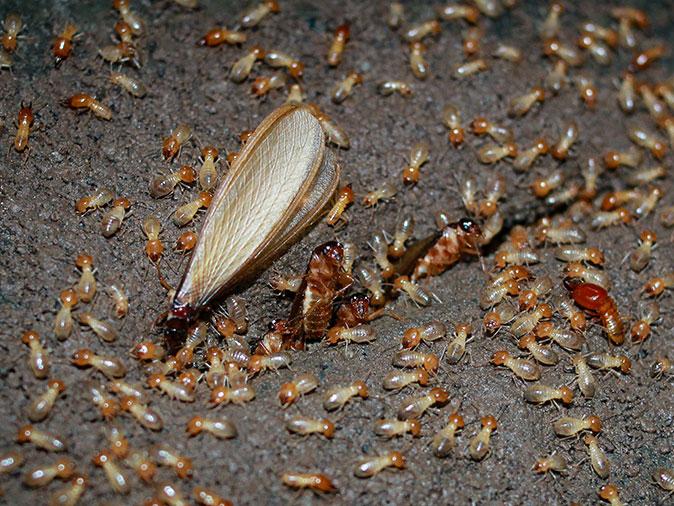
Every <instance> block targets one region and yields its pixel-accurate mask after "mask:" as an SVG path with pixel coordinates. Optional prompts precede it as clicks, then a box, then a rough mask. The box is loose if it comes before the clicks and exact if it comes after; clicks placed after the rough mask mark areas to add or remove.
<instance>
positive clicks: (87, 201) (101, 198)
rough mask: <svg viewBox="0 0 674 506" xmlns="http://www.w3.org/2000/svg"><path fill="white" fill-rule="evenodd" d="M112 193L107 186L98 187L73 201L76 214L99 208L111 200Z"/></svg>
mask: <svg viewBox="0 0 674 506" xmlns="http://www.w3.org/2000/svg"><path fill="white" fill-rule="evenodd" d="M113 198H114V195H113V194H112V192H111V191H110V190H109V189H107V188H100V189H98V190H96V192H95V193H92V194H91V195H87V196H86V197H82V198H81V199H79V200H78V201H77V202H75V211H77V213H78V214H84V213H86V212H87V211H89V210H90V209H91V210H93V209H100V208H101V207H103V206H105V205H107V204H108V203H109V202H111V201H112V199H113Z"/></svg>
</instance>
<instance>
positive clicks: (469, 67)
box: [452, 58, 489, 79]
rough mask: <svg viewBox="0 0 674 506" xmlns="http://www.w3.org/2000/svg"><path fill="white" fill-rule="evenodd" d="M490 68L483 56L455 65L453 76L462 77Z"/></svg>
mask: <svg viewBox="0 0 674 506" xmlns="http://www.w3.org/2000/svg"><path fill="white" fill-rule="evenodd" d="M488 68H489V66H488V65H487V62H486V61H485V60H484V59H482V58H478V59H476V60H472V61H469V62H466V63H462V64H457V65H455V66H454V67H453V69H452V76H453V77H454V78H455V79H462V78H464V77H470V76H472V75H474V74H477V73H478V72H483V71H485V70H487V69H488Z"/></svg>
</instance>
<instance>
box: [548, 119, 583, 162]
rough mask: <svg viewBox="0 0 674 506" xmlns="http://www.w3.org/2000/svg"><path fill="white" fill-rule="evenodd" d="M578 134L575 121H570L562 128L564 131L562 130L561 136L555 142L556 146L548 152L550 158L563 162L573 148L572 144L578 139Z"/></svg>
mask: <svg viewBox="0 0 674 506" xmlns="http://www.w3.org/2000/svg"><path fill="white" fill-rule="evenodd" d="M578 134H579V132H578V125H577V124H576V122H575V121H571V122H570V123H569V124H568V125H566V126H565V127H564V130H562V134H561V136H560V139H559V140H558V141H557V144H555V145H554V146H553V147H552V150H551V151H550V154H551V155H552V157H553V158H556V159H557V160H565V159H566V157H567V156H568V154H569V150H570V149H571V146H573V143H574V142H576V139H578Z"/></svg>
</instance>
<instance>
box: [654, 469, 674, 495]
mask: <svg viewBox="0 0 674 506" xmlns="http://www.w3.org/2000/svg"><path fill="white" fill-rule="evenodd" d="M652 476H653V480H655V483H657V485H658V486H659V487H660V488H661V489H662V490H665V491H667V492H669V495H671V494H672V492H673V491H674V470H672V469H668V468H666V467H658V468H657V469H656V470H655V471H653V475H652Z"/></svg>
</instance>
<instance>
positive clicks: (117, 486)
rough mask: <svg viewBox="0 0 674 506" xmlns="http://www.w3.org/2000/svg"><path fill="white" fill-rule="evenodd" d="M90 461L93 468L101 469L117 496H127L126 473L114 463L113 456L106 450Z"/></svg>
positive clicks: (128, 490) (127, 479) (128, 489)
mask: <svg viewBox="0 0 674 506" xmlns="http://www.w3.org/2000/svg"><path fill="white" fill-rule="evenodd" d="M91 461H92V462H93V464H94V465H95V466H98V467H101V468H102V469H103V471H104V472H105V476H106V477H107V479H108V482H109V483H110V486H111V487H112V489H113V490H114V491H115V492H117V493H118V494H128V493H129V492H130V490H131V486H130V485H129V478H128V477H127V475H126V473H125V472H124V471H123V470H122V469H121V468H120V467H119V464H117V462H115V459H114V458H113V455H111V454H110V452H109V451H108V450H103V451H101V452H99V453H98V454H96V455H95V456H94V457H93V458H92V459H91Z"/></svg>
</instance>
